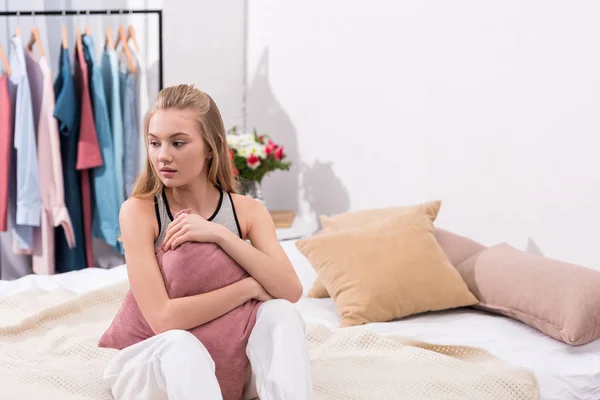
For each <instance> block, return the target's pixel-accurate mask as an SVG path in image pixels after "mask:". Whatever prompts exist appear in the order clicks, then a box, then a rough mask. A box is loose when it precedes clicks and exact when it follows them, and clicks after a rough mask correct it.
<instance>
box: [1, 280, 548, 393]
mask: <svg viewBox="0 0 600 400" xmlns="http://www.w3.org/2000/svg"><path fill="white" fill-rule="evenodd" d="M127 289H128V283H127V282H122V283H117V284H114V285H111V286H107V287H104V288H101V289H98V290H95V291H92V292H89V293H85V294H82V295H78V294H75V293H73V292H70V291H68V290H66V289H57V290H53V291H49V292H46V291H44V290H41V289H32V290H27V291H25V292H21V293H17V294H13V295H10V296H6V297H3V298H2V297H0V325H1V326H0V382H2V384H1V388H0V393H1V397H2V399H4V400H13V399H14V400H28V399H35V400H38V399H61V400H70V399H82V400H83V399H108V400H110V399H112V396H111V394H110V391H109V390H108V389H107V388H106V386H105V384H104V382H103V380H102V372H103V369H104V366H105V365H106V363H107V362H108V360H109V359H110V358H111V357H112V356H113V354H115V352H116V351H117V350H112V349H103V348H99V347H98V346H97V343H98V340H99V338H100V336H101V335H102V333H103V332H104V331H105V330H106V328H107V327H108V326H109V324H110V322H111V321H112V318H113V317H114V316H115V314H116V313H117V311H118V308H119V306H120V304H121V301H122V299H123V296H124V295H125V293H126V292H127ZM307 337H308V341H309V346H310V347H309V348H310V356H311V368H312V375H313V384H314V399H315V400H330V399H331V400H337V399H339V400H341V399H344V400H353V399H356V400H362V399H369V400H376V399H382V400H384V399H400V398H410V399H415V400H418V399H461V400H465V399H477V400H487V399H489V400H492V399H498V400H511V399H514V400H530V399H537V398H538V390H537V383H536V380H535V378H534V376H533V374H532V373H531V372H530V371H527V370H524V369H522V368H518V367H516V366H513V365H510V364H508V363H505V362H503V361H501V360H500V359H498V358H495V357H493V356H491V355H490V354H489V353H487V352H485V351H483V350H480V349H476V348H469V347H459V346H443V345H433V344H427V343H421V342H415V341H412V340H409V339H406V338H403V337H399V336H389V335H379V334H374V333H372V332H369V331H368V330H367V329H363V328H346V329H334V330H331V329H329V328H328V327H326V326H324V325H319V324H309V325H308V326H307Z"/></svg>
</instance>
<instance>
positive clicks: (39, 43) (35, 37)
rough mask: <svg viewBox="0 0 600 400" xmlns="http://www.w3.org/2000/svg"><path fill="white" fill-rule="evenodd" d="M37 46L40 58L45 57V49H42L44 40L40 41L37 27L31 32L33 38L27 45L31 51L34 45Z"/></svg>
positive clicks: (30, 38)
mask: <svg viewBox="0 0 600 400" xmlns="http://www.w3.org/2000/svg"><path fill="white" fill-rule="evenodd" d="M34 44H37V48H38V52H39V53H40V57H44V48H43V47H42V40H41V39H40V30H39V29H38V28H37V27H35V28H33V29H32V30H31V36H30V37H29V43H27V48H28V49H29V51H32V50H33V45H34Z"/></svg>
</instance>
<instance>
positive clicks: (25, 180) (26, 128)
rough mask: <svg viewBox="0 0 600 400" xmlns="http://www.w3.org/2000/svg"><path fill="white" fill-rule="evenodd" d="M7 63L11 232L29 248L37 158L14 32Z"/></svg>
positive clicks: (35, 216) (35, 220)
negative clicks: (13, 209) (10, 113)
mask: <svg viewBox="0 0 600 400" xmlns="http://www.w3.org/2000/svg"><path fill="white" fill-rule="evenodd" d="M9 63H10V67H11V69H12V74H11V76H10V81H11V83H12V85H11V93H10V94H11V102H12V104H13V108H14V110H15V111H14V113H15V114H14V125H13V128H14V136H13V143H14V148H15V149H16V163H15V164H13V165H14V166H15V167H16V174H17V175H16V187H15V190H11V191H10V196H11V201H12V202H13V204H15V206H16V215H14V214H13V215H12V216H11V217H12V218H15V221H14V222H15V223H14V224H13V233H14V238H15V242H16V245H17V247H18V248H20V249H22V250H31V248H32V246H33V228H34V227H36V226H40V221H41V213H42V199H41V195H40V180H39V171H38V161H37V160H38V159H37V143H36V129H35V125H34V122H33V107H32V102H31V101H32V100H31V88H30V87H29V79H28V77H27V67H26V64H25V48H24V47H23V43H22V41H21V37H19V36H13V37H12V39H11V42H10V55H9Z"/></svg>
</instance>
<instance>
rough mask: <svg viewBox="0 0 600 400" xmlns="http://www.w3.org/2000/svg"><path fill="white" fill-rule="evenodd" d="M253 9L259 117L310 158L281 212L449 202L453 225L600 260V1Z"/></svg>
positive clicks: (275, 203) (279, 188)
mask: <svg viewBox="0 0 600 400" xmlns="http://www.w3.org/2000/svg"><path fill="white" fill-rule="evenodd" d="M250 4H251V5H250V7H249V17H248V71H247V76H248V80H249V82H248V84H249V91H248V105H247V106H248V124H249V126H250V127H251V126H256V127H257V128H259V129H260V130H265V131H268V133H270V134H272V135H273V136H274V137H275V138H276V139H279V140H280V141H283V142H284V144H286V146H287V148H288V149H290V151H291V157H292V159H293V161H295V165H296V167H295V168H294V171H292V173H290V174H285V173H276V174H275V175H273V176H272V177H269V178H267V180H266V181H265V185H264V186H265V191H266V193H265V195H266V197H267V201H268V202H269V205H270V206H271V207H273V208H290V207H297V208H298V209H300V210H303V211H311V210H312V211H313V212H315V213H316V214H327V213H334V212H341V211H345V210H355V209H361V208H368V207H380V206H390V205H397V204H409V203H414V202H421V201H425V200H428V199H441V200H442V202H443V203H442V209H441V212H440V215H439V218H438V221H437V223H438V225H439V226H443V227H446V228H448V229H451V230H454V231H456V232H458V233H462V234H465V235H468V236H470V237H472V238H474V239H477V240H479V241H481V242H483V243H484V244H487V245H492V244H495V243H498V242H501V241H507V242H509V243H511V244H513V245H514V246H516V247H518V248H521V249H529V250H530V251H533V252H541V253H543V254H545V255H547V256H550V257H555V258H558V259H562V260H566V261H571V262H575V263H580V264H584V265H587V266H590V267H600V253H598V252H597V247H598V246H597V242H598V239H597V234H596V233H597V227H598V226H600V212H599V211H598V206H597V205H598V204H599V203H600V179H598V175H599V173H600V168H599V167H600V162H599V161H598V157H597V153H598V152H599V150H600V139H599V138H600V118H599V117H598V115H599V110H600V24H598V18H597V16H598V15H600V3H598V2H594V1H592V0H586V1H570V2H567V1H557V0H553V1H548V0H545V1H541V0H536V1H533V0H530V1H527V2H523V1H516V0H509V1H503V2H491V1H487V2H481V1H475V0H473V1H467V0H457V1H452V2H448V1H442V0H438V1H427V2H422V1H416V0H412V1H404V2H393V1H383V0H375V1H370V2H367V1H360V2H358V1H355V2H347V1H341V0H337V1H333V0H331V1H328V2H322V1H316V0H307V1H304V2H286V3H282V2H280V1H276V0H263V1H261V2H258V1H257V2H251V3H250ZM302 187H303V189H304V190H300V194H299V195H298V196H296V193H297V192H298V191H297V189H299V188H302Z"/></svg>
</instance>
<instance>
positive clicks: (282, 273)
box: [216, 198, 303, 303]
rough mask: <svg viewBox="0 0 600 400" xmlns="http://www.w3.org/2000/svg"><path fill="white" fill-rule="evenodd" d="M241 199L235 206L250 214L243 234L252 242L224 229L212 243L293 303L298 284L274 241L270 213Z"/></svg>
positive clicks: (276, 294) (273, 293) (299, 292)
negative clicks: (238, 205)
mask: <svg viewBox="0 0 600 400" xmlns="http://www.w3.org/2000/svg"><path fill="white" fill-rule="evenodd" d="M243 200H244V203H245V204H243V205H242V207H238V209H239V211H240V212H243V213H244V215H248V216H250V219H249V223H248V234H247V236H248V239H250V242H251V243H252V245H250V244H248V243H247V242H246V241H244V240H242V239H240V238H239V237H238V236H237V235H235V234H234V233H232V232H231V231H230V230H228V229H221V230H220V231H219V234H218V236H217V239H216V243H217V244H218V245H219V246H220V247H221V248H222V249H223V250H225V252H227V254H229V256H230V257H231V258H233V259H234V260H236V261H237V262H238V264H240V265H241V266H242V267H243V268H244V269H245V270H246V271H248V273H249V274H250V275H251V276H252V277H253V278H254V279H256V280H257V281H258V283H260V284H261V285H262V286H263V287H264V288H265V290H266V291H267V292H269V294H270V295H271V296H273V297H275V298H280V299H286V300H289V301H291V302H292V303H295V302H297V301H298V300H299V299H300V297H301V296H302V289H303V288H302V283H301V282H300V279H298V275H296V271H295V270H294V267H293V266H292V263H291V262H290V260H289V258H288V257H287V254H286V253H285V251H284V250H283V248H282V247H281V244H280V243H279V240H277V234H276V230H275V224H274V223H273V218H272V217H271V214H269V212H268V211H267V209H266V208H265V207H264V206H263V205H262V204H261V203H259V202H257V201H255V200H253V199H250V198H248V199H243ZM240 203H241V201H240ZM238 204H239V203H238Z"/></svg>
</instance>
